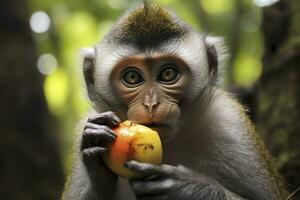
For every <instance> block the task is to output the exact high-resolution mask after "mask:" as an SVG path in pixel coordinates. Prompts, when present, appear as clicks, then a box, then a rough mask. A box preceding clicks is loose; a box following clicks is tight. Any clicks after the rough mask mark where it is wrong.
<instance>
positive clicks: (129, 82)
mask: <svg viewBox="0 0 300 200" xmlns="http://www.w3.org/2000/svg"><path fill="white" fill-rule="evenodd" d="M122 81H123V84H124V85H125V86H126V87H137V86H139V85H140V84H141V83H143V82H144V79H143V77H142V75H141V74H140V72H139V71H138V70H136V69H133V68H130V69H127V70H125V71H124V72H123V75H122Z"/></svg>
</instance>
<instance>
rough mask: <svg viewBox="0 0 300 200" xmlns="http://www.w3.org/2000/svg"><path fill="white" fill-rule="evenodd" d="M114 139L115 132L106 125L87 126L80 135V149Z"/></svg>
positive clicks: (110, 141) (103, 144)
mask: <svg viewBox="0 0 300 200" xmlns="http://www.w3.org/2000/svg"><path fill="white" fill-rule="evenodd" d="M115 139H116V135H115V133H114V132H113V131H112V130H111V129H110V128H108V127H107V126H102V127H100V128H99V129H91V128H87V129H85V130H84V132H83V135H82V142H81V149H85V148H87V147H92V146H106V145H108V144H110V143H112V142H113V141H114V140H115Z"/></svg>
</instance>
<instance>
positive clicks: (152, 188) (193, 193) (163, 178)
mask: <svg viewBox="0 0 300 200" xmlns="http://www.w3.org/2000/svg"><path fill="white" fill-rule="evenodd" d="M127 167H128V168H129V169H131V170H133V171H136V172H139V173H143V174H144V175H147V176H149V177H150V178H149V179H144V180H132V181H131V185H132V189H133V191H134V192H135V195H136V197H137V199H140V198H141V199H143V198H145V197H147V196H151V197H152V198H154V199H170V200H171V199H174V200H182V199H189V200H202V199H203V200H204V199H205V200H212V199H220V200H221V199H224V200H225V199H230V200H242V199H244V198H242V197H240V196H238V195H236V194H234V193H232V192H230V191H229V190H227V189H226V188H225V187H223V186H222V185H221V184H219V183H218V182H217V181H215V180H213V179H210V178H209V177H207V176H204V175H200V174H198V173H196V172H194V171H192V170H190V169H188V168H186V167H184V166H182V165H179V166H172V165H161V166H159V165H152V164H149V163H140V162H137V161H130V162H127Z"/></svg>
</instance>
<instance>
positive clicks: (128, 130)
mask: <svg viewBox="0 0 300 200" xmlns="http://www.w3.org/2000/svg"><path fill="white" fill-rule="evenodd" d="M113 131H114V132H115V133H116V136H117V137H116V139H115V141H114V142H113V143H112V144H111V145H110V146H109V147H108V149H109V151H108V152H107V153H106V154H104V155H103V161H104V163H105V164H106V166H107V167H108V168H109V169H110V170H111V171H113V172H114V173H116V174H118V175H120V176H123V177H126V178H139V177H141V175H140V174H137V173H135V172H133V171H130V170H129V169H127V168H126V167H125V166H124V164H125V163H126V162H127V161H130V160H136V161H139V162H147V163H152V164H161V161H162V145H161V141H160V138H159V135H158V133H157V132H156V131H154V130H152V129H150V128H148V127H146V126H143V125H139V124H136V123H133V122H131V121H129V120H127V121H125V122H123V123H121V124H120V125H119V126H118V127H117V128H115V129H113Z"/></svg>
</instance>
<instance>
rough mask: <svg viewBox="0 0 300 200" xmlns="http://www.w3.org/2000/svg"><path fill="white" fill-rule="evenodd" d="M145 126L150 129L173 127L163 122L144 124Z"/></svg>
mask: <svg viewBox="0 0 300 200" xmlns="http://www.w3.org/2000/svg"><path fill="white" fill-rule="evenodd" d="M143 125H144V126H147V127H150V128H167V127H170V126H171V124H167V123H161V122H160V123H159V122H151V123H144V124H143Z"/></svg>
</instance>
